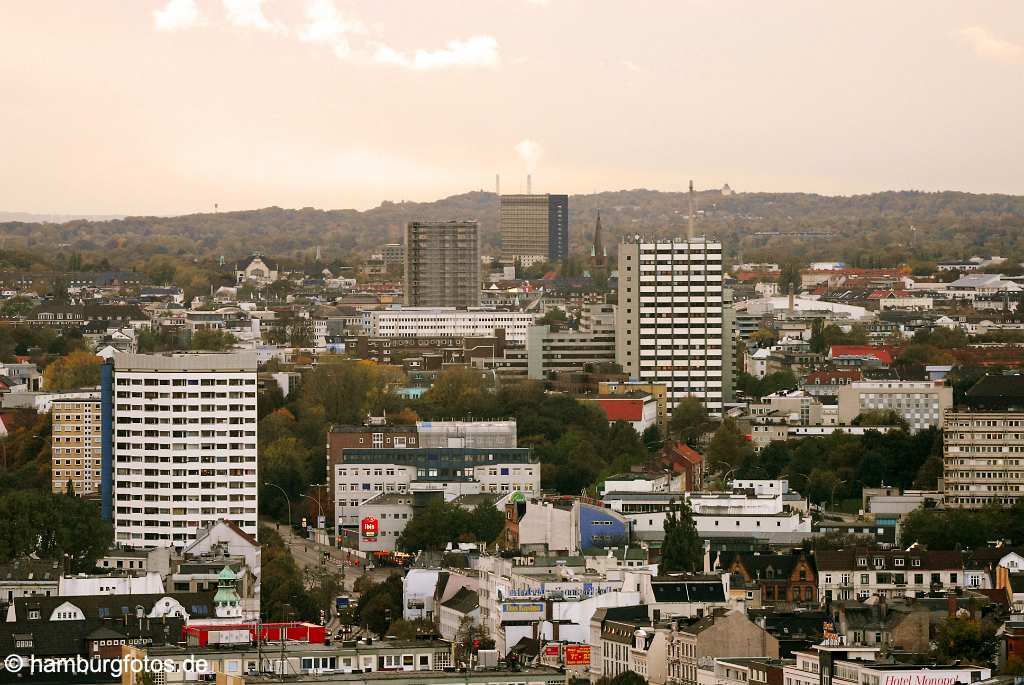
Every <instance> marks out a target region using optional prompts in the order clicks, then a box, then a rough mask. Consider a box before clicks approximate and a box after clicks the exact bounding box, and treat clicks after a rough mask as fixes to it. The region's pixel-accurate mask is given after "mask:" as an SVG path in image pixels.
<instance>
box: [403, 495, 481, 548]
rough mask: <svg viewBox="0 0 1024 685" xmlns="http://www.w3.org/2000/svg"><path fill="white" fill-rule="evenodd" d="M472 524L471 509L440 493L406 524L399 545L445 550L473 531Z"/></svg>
mask: <svg viewBox="0 0 1024 685" xmlns="http://www.w3.org/2000/svg"><path fill="white" fill-rule="evenodd" d="M471 524H472V522H471V521H470V517H469V512H467V511H465V510H464V509H462V508H461V507H459V506H458V505H456V504H452V503H451V502H445V501H444V499H443V498H440V497H438V498H436V499H434V500H432V501H431V502H430V503H429V504H427V506H426V507H424V508H422V509H420V510H419V511H417V512H416V514H415V515H414V516H413V517H412V519H411V520H410V521H409V523H408V524H406V526H405V529H404V530H403V531H402V534H401V535H399V536H398V547H399V548H400V549H403V550H405V551H406V552H418V551H420V550H441V549H444V548H445V546H447V545H448V543H449V542H458V541H459V539H460V538H461V537H463V536H464V535H465V534H466V533H469V532H471Z"/></svg>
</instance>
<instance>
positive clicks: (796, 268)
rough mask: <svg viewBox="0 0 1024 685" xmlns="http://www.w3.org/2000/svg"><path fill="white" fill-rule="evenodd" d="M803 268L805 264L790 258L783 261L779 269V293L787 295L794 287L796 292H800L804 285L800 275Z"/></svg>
mask: <svg viewBox="0 0 1024 685" xmlns="http://www.w3.org/2000/svg"><path fill="white" fill-rule="evenodd" d="M802 270H803V265H802V264H800V263H799V262H796V261H793V260H788V261H786V262H783V264H782V266H781V267H780V269H779V293H780V294H782V295H785V294H787V293H789V290H790V288H791V287H792V289H793V292H794V293H799V292H800V288H801V286H802V285H803V281H802V279H801V277H800V272H801V271H802Z"/></svg>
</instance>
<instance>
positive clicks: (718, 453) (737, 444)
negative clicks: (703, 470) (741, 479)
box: [706, 417, 754, 469]
mask: <svg viewBox="0 0 1024 685" xmlns="http://www.w3.org/2000/svg"><path fill="white" fill-rule="evenodd" d="M753 452H754V450H753V447H752V446H751V444H750V441H748V440H747V439H746V438H744V437H743V435H742V434H741V433H740V428H739V424H737V423H736V420H735V419H733V418H731V417H726V418H725V420H723V421H722V423H721V424H720V425H719V426H718V430H716V431H715V435H714V437H712V438H711V442H709V443H708V448H707V451H706V454H707V461H708V464H710V465H712V468H713V469H714V468H718V469H721V466H722V465H723V464H724V465H725V466H726V469H738V468H740V467H742V466H743V464H744V463H745V462H746V460H748V459H750V457H751V456H752V455H753Z"/></svg>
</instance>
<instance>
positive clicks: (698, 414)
mask: <svg viewBox="0 0 1024 685" xmlns="http://www.w3.org/2000/svg"><path fill="white" fill-rule="evenodd" d="M714 429H715V422H714V420H713V419H712V418H711V417H710V415H709V414H708V410H707V407H705V406H704V403H703V402H701V401H700V399H699V398H696V397H684V398H683V399H681V400H680V401H679V402H678V403H677V404H676V406H675V409H673V410H672V418H671V419H670V420H669V434H671V435H673V436H675V437H676V438H678V439H680V440H682V441H683V442H685V443H686V444H688V445H691V446H692V445H695V444H697V441H698V440H700V438H701V436H703V435H704V434H705V433H708V432H710V431H713V430H714Z"/></svg>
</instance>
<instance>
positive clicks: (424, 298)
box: [405, 221, 480, 307]
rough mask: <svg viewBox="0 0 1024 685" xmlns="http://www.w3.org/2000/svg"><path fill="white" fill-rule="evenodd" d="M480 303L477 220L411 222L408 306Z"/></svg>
mask: <svg viewBox="0 0 1024 685" xmlns="http://www.w3.org/2000/svg"><path fill="white" fill-rule="evenodd" d="M479 305H480V231H479V226H478V225H477V222H476V221H410V222H409V223H408V224H407V225H406V227H405V306H407V307H477V306H479Z"/></svg>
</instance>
